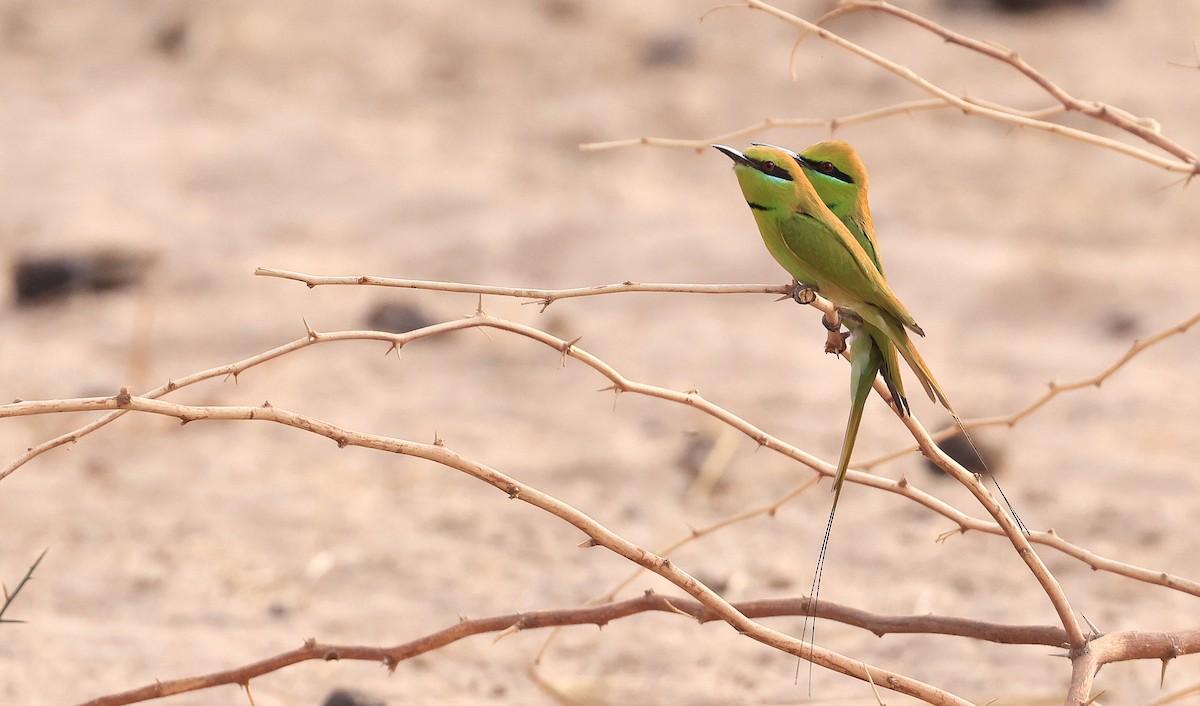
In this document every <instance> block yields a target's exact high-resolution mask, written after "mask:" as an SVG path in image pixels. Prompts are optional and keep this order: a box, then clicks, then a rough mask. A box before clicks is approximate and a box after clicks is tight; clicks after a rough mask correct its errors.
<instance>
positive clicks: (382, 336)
mask: <svg viewBox="0 0 1200 706" xmlns="http://www.w3.org/2000/svg"><path fill="white" fill-rule="evenodd" d="M477 325H478V324H476V323H472V322H471V321H470V320H469V319H461V320H459V321H448V322H445V323H441V324H436V325H435V326H431V327H426V328H424V329H420V330H419V332H409V333H405V334H388V333H383V332H374V333H376V334H377V335H360V334H370V333H372V332H357V331H346V332H341V333H339V334H333V336H334V337H330V334H325V335H324V336H323V337H322V338H321V339H320V341H318V340H317V339H316V338H314V337H313V336H312V335H309V336H308V337H306V338H301V339H298V340H295V341H292V342H291V343H286V344H284V345H282V346H279V347H277V348H272V349H271V350H269V351H265V352H263V353H260V354H258V355H255V356H251V357H249V358H246V359H244V360H240V361H238V362H236V363H230V364H228V365H222V366H219V367H216V368H210V369H208V370H202V371H200V372H198V373H193V374H191V375H187V376H184V377H181V378H179V379H178V380H169V381H167V384H165V385H162V386H160V387H156V388H154V389H153V390H150V391H149V392H147V393H145V394H144V395H142V396H143V397H147V398H149V399H158V398H160V397H162V396H163V395H165V394H167V393H169V392H173V391H175V390H178V389H179V388H181V387H186V386H188V385H193V384H195V383H198V382H201V381H204V380H210V379H212V378H215V377H222V376H224V377H230V376H232V377H233V378H234V379H235V380H236V379H237V376H238V375H240V374H241V373H242V372H243V371H245V370H246V369H248V368H252V367H254V366H256V365H259V364H261V363H265V362H267V361H269V360H272V359H274V358H278V357H279V356H281V355H286V354H288V353H291V352H292V351H295V350H299V349H301V348H304V347H306V346H310V345H312V344H314V343H319V342H322V341H333V340H362V339H367V338H371V339H374V340H382V341H387V342H389V343H391V344H392V347H393V348H395V349H397V350H398V349H399V348H400V347H401V346H403V345H404V344H405V343H408V342H409V341H412V340H415V339H417V338H423V337H425V336H431V335H435V334H438V333H444V332H447V331H456V330H458V329H463V328H471V327H473V326H477ZM309 333H310V334H312V333H313V331H312V329H309ZM389 352H390V351H389ZM18 401H19V400H18ZM123 414H125V412H124V411H123V410H117V411H115V412H110V413H109V414H106V415H104V416H102V417H100V418H98V419H95V420H93V421H91V422H89V423H87V424H84V425H83V426H81V427H79V428H78V429H73V430H72V431H69V432H67V433H66V434H61V435H59V436H56V437H54V438H53V439H49V440H47V441H44V442H42V443H40V444H36V445H34V446H31V447H29V448H28V449H26V450H25V452H24V453H23V454H21V455H20V456H18V457H17V458H16V459H14V460H13V461H11V462H9V463H8V464H7V465H6V466H4V468H2V469H0V481H2V480H4V479H5V478H7V477H8V476H10V475H12V473H13V472H14V471H16V470H17V469H18V468H20V467H21V466H24V465H25V464H26V463H29V462H30V461H32V460H33V459H35V458H37V457H38V456H40V455H42V454H44V453H46V452H47V451H51V450H53V449H56V448H58V447H59V446H63V445H64V444H70V443H74V442H76V441H78V440H79V439H81V438H82V437H84V436H87V435H88V434H91V433H92V432H94V431H96V430H97V429H100V428H102V427H104V426H107V425H108V424H110V423H112V422H113V421H115V420H116V419H117V418H119V417H120V416H121V415H123Z"/></svg>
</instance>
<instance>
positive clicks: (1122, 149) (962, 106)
mask: <svg viewBox="0 0 1200 706" xmlns="http://www.w3.org/2000/svg"><path fill="white" fill-rule="evenodd" d="M742 2H743V3H745V6H746V7H747V8H749V9H751V10H758V11H760V12H764V13H766V14H768V15H771V16H773V17H775V18H777V19H780V20H782V21H784V22H786V23H788V24H791V25H794V26H796V27H799V28H800V29H803V30H805V31H807V32H811V33H813V34H815V35H817V36H818V37H820V38H821V39H823V40H825V41H827V42H829V43H831V44H834V45H836V46H839V47H841V48H842V49H845V50H847V51H849V52H851V53H853V54H857V55H858V56H861V57H862V58H864V59H866V60H867V61H870V62H871V63H873V64H875V65H876V66H879V67H881V68H883V69H884V70H886V71H888V72H890V73H893V74H895V75H897V76H899V77H901V78H903V79H904V80H905V81H908V82H909V83H911V84H913V85H914V86H916V87H917V88H920V89H921V90H922V91H925V92H926V93H928V94H930V95H933V96H935V97H937V98H940V99H942V100H944V101H945V102H946V103H948V104H950V105H953V106H954V107H955V108H958V109H959V110H961V111H963V112H964V113H966V114H968V115H976V116H980V117H985V118H990V119H992V120H996V121H998V122H1003V123H1008V124H1010V125H1016V126H1017V127H1027V128H1032V129H1035V130H1040V131H1042V132H1048V133H1050V134H1053V135H1060V136H1062V137H1067V138H1071V139H1074V140H1079V141H1081V142H1086V143H1088V144H1092V145H1096V146H1098V147H1103V148H1106V149H1109V150H1113V151H1115V152H1119V153H1121V154H1124V155H1127V156H1130V157H1133V158H1135V159H1139V160H1141V161H1143V162H1147V163H1149V164H1153V165H1155V166H1157V167H1161V168H1163V169H1167V170H1169V171H1174V172H1183V173H1186V174H1195V173H1197V171H1198V170H1200V161H1197V160H1196V159H1195V158H1194V157H1190V158H1186V159H1185V158H1182V157H1180V158H1176V159H1171V158H1167V157H1163V156H1162V155H1158V154H1154V153H1153V152H1149V151H1147V150H1144V149H1141V148H1140V147H1135V146H1133V145H1129V144H1126V143H1124V142H1120V141H1118V140H1114V139H1112V138H1108V137H1103V136H1101V135H1096V134H1094V133H1091V132H1087V131H1086V130H1079V129H1076V128H1072V127H1067V126H1065V125H1059V124H1057V123H1051V122H1046V121H1044V120H1036V119H1033V118H1028V117H1025V116H1023V115H1020V114H1019V113H1018V112H1014V111H1010V110H998V109H996V108H989V107H986V106H984V105H980V104H978V103H975V102H972V101H969V100H966V99H964V98H961V97H959V96H957V95H955V94H953V93H951V92H950V91H947V90H946V89H944V88H942V87H941V86H938V85H936V84H934V83H932V82H931V81H929V80H928V79H925V78H923V77H922V76H920V75H919V74H917V73H916V72H915V71H913V70H912V69H910V68H908V67H906V66H903V65H901V64H898V63H896V62H894V61H892V60H891V59H888V58H886V57H883V56H881V55H879V54H876V53H875V52H872V51H870V50H869V49H866V48H865V47H863V46H861V45H858V44H855V43H854V42H851V41H850V40H848V39H845V38H844V37H842V36H840V35H837V34H834V33H833V32H830V31H829V30H827V29H825V28H824V27H820V26H818V25H816V24H814V23H813V22H810V21H808V20H805V19H803V18H801V17H798V16H796V15H793V14H791V13H790V12H786V11H784V10H781V9H779V8H777V7H775V6H774V5H771V4H769V3H766V2H763V1H762V0H742ZM1110 112H1111V111H1110ZM1143 129H1145V128H1143ZM1154 144H1155V146H1156V147H1157V146H1159V144H1158V143H1154ZM1172 144H1173V143H1172ZM1185 152H1186V150H1185ZM1188 154H1190V153H1188Z"/></svg>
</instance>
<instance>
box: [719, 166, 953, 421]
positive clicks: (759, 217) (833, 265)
mask: <svg viewBox="0 0 1200 706" xmlns="http://www.w3.org/2000/svg"><path fill="white" fill-rule="evenodd" d="M718 149H720V150H721V151H722V152H724V153H725V154H726V155H728V156H729V157H730V158H731V159H733V160H734V172H735V173H736V175H737V179H738V184H739V185H740V186H741V188H742V194H743V195H744V196H745V197H746V201H747V203H749V204H752V205H751V213H752V214H753V215H754V220H755V222H756V223H757V224H758V229H759V232H760V233H761V235H762V238H763V242H764V243H765V244H766V246H767V250H768V251H770V253H771V255H772V256H773V257H774V258H775V260H776V261H777V262H779V264H780V265H782V266H783V268H784V269H786V270H787V271H788V272H789V273H790V274H791V275H792V276H793V277H795V278H796V280H797V281H799V282H803V283H804V284H808V285H812V286H815V287H816V288H817V289H818V291H820V292H821V294H822V295H823V296H824V297H826V298H827V299H829V300H830V301H832V302H834V303H835V304H837V305H838V306H841V307H845V308H847V309H851V310H852V311H854V312H855V313H856V314H858V315H859V316H860V317H861V318H862V319H863V321H864V322H865V323H866V324H867V327H868V331H869V333H870V334H871V336H872V338H874V339H875V340H876V342H877V345H879V346H880V349H881V351H884V352H885V353H884V363H885V365H886V366H887V367H888V369H889V370H891V371H896V370H897V368H898V365H897V364H896V363H895V362H893V363H891V364H889V359H891V360H892V361H894V360H895V359H894V357H890V356H889V353H888V347H889V345H892V346H895V348H896V349H897V351H898V352H899V354H900V355H901V356H903V358H904V360H905V361H906V362H907V363H908V365H909V367H910V368H912V370H913V372H914V373H915V374H916V375H917V378H918V379H919V380H920V381H921V385H922V386H923V387H924V388H925V391H926V393H928V394H929V397H930V399H933V400H935V401H937V402H939V403H941V404H942V405H944V406H945V407H946V408H947V409H950V404H949V401H948V400H947V398H946V396H945V394H944V393H943V392H942V389H941V386H940V385H938V383H937V380H936V379H934V377H933V374H932V372H930V370H929V367H928V366H927V365H926V364H925V361H924V359H923V358H922V357H921V355H920V353H918V352H917V349H916V347H915V346H913V344H912V341H911V339H910V338H909V336H908V333H907V332H906V331H905V328H908V329H910V330H912V331H914V332H916V333H918V334H920V335H924V332H923V331H922V330H921V327H920V326H918V325H917V322H916V321H915V320H914V319H913V317H912V314H910V313H909V312H908V309H907V308H906V307H905V306H904V304H903V303H901V301H900V300H899V298H897V297H896V295H895V293H894V292H893V291H892V289H891V287H890V286H889V285H888V283H887V280H885V279H884V277H883V274H882V273H881V272H880V270H879V268H878V267H876V265H875V261H874V260H872V258H871V256H870V255H869V254H868V252H867V249H866V248H864V247H863V245H862V244H860V243H859V240H858V239H857V238H856V237H855V235H854V234H853V233H852V232H851V231H850V230H849V229H848V228H847V227H846V226H845V225H844V224H843V223H842V221H841V219H839V218H838V217H837V215H836V214H834V213H833V211H831V210H830V209H829V207H828V206H826V205H825V202H824V201H823V200H822V199H821V197H820V196H819V195H818V193H817V191H816V189H814V187H813V185H812V183H810V181H809V179H808V178H807V177H806V176H805V170H804V169H802V168H801V166H800V164H799V163H798V162H797V161H796V158H795V157H794V156H793V154H794V153H791V152H788V151H787V150H782V149H779V148H776V147H769V146H765V145H756V146H754V147H751V148H750V149H748V150H746V152H745V154H742V153H740V152H738V151H737V150H732V149H730V148H728V147H718ZM764 165H770V166H771V167H772V169H773V170H775V173H774V174H769V173H766V172H764V171H763V169H762V167H763V166H764ZM779 170H782V175H781V174H780V172H779ZM783 176H786V177H787V178H783ZM868 218H869V216H868ZM863 223H864V225H869V220H867V221H863ZM868 232H871V233H872V234H873V228H872V229H871V230H870V231H868V230H865V229H864V230H863V234H864V235H863V237H864V239H865V240H867V242H868V243H870V244H871V246H872V247H871V250H873V251H875V255H876V259H877V258H878V248H876V247H874V241H873V239H871V238H867V237H866V233H868ZM897 378H898V375H896V374H893V375H892V376H891V381H890V382H889V385H890V386H892V389H893V390H895V391H902V389H903V388H902V387H899V386H896V385H895V380H896V379H897Z"/></svg>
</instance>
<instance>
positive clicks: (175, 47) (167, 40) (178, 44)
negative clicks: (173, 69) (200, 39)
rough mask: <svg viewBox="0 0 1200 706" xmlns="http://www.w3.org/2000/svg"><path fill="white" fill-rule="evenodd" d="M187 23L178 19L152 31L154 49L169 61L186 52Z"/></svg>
mask: <svg viewBox="0 0 1200 706" xmlns="http://www.w3.org/2000/svg"><path fill="white" fill-rule="evenodd" d="M187 44H188V23H187V20H186V19H184V18H182V17H178V18H175V19H173V20H171V21H169V22H165V23H163V24H161V25H159V26H158V28H157V29H156V30H155V31H154V48H155V49H157V50H158V53H160V54H162V55H163V56H165V57H168V58H170V59H176V58H179V56H181V55H182V54H183V53H184V52H185V51H187Z"/></svg>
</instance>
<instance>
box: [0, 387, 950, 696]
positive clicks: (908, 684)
mask: <svg viewBox="0 0 1200 706" xmlns="http://www.w3.org/2000/svg"><path fill="white" fill-rule="evenodd" d="M103 409H119V410H126V411H130V410H131V411H138V412H146V413H150V414H160V415H164V416H169V417H176V418H178V419H179V420H180V421H182V422H183V423H185V424H186V423H189V422H195V421H201V420H256V421H268V422H273V423H276V424H282V425H285V426H290V427H294V428H296V429H300V430H302V431H306V432H311V433H313V434H317V435H319V436H323V437H326V438H328V439H331V440H333V441H334V442H335V443H337V445H338V446H339V447H346V446H360V447H363V448H369V449H375V450H378V451H386V452H390V453H397V454H402V455H405V456H412V457H414V458H423V459H425V460H428V461H433V462H434V463H438V464H440V465H443V466H446V467H449V468H452V469H454V470H457V471H461V472H463V473H466V474H467V475H470V476H472V477H474V478H476V479H478V480H481V481H483V482H485V483H487V484H488V485H491V486H492V487H494V488H497V489H498V490H500V491H502V492H504V493H505V494H506V495H508V497H510V498H512V499H514V500H520V501H522V502H525V503H528V504H530V505H533V506H534V507H536V508H538V509H540V510H543V511H545V512H548V513H550V514H552V515H554V516H556V517H558V518H560V519H562V520H564V521H566V522H567V523H568V524H570V525H572V526H574V527H575V528H576V529H578V530H580V531H581V532H583V533H584V534H585V535H587V536H588V538H589V540H590V542H589V544H590V545H594V546H602V547H604V548H606V549H608V550H610V551H612V552H613V553H615V554H618V555H620V556H622V557H624V558H625V559H628V560H629V561H632V562H634V563H636V564H638V565H640V566H644V567H645V568H647V569H649V570H650V571H653V572H654V573H656V574H658V575H659V576H661V577H663V578H664V579H666V580H667V581H670V582H671V583H672V584H674V585H675V586H676V587H678V588H680V589H681V590H683V591H684V592H685V593H687V594H688V595H689V596H691V597H692V598H694V599H696V600H697V601H699V602H700V604H701V605H703V606H704V607H705V608H706V609H707V610H708V611H710V612H711V613H712V614H713V616H714V619H717V620H721V621H724V622H725V623H727V624H729V626H730V627H732V628H733V629H734V630H736V631H737V632H738V633H740V634H743V635H746V636H747V637H750V638H752V639H754V640H756V641H758V642H761V643H763V644H765V645H767V646H769V647H773V648H775V649H777V650H780V651H783V652H787V653H788V654H792V655H795V656H797V657H800V658H802V659H806V660H809V661H811V662H813V663H815V664H819V665H821V666H823V667H825V668H827V669H832V670H834V671H837V672H840V673H842V674H845V675H847V676H851V677H855V678H857V679H861V680H864V681H866V680H870V681H872V682H873V683H875V684H879V685H882V686H885V687H886V688H888V689H890V690H892V691H896V692H899V693H902V694H907V695H909V696H913V697H916V698H919V699H921V700H923V701H925V702H927V703H930V704H936V705H937V706H949V705H951V704H953V705H954V706H969V703H970V702H968V701H966V700H964V699H961V698H959V697H956V696H954V695H953V694H950V693H949V692H946V691H943V690H942V689H938V688H937V687H934V686H931V685H929V684H925V683H923V682H921V681H918V680H916V679H913V678H911V677H908V676H905V675H903V674H898V673H896V672H890V671H888V670H885V669H881V668H878V667H872V666H869V665H866V664H864V663H863V662H861V661H858V660H853V659H850V658H848V657H846V656H844V655H841V654H839V653H837V652H834V651H832V650H829V649H826V648H823V647H820V646H818V645H813V644H811V643H805V642H803V641H802V640H799V639H797V638H794V637H792V636H790V635H787V634H785V633H782V632H779V631H778V630H774V629H772V628H769V627H767V626H765V625H762V624H761V623H758V622H755V621H754V620H752V619H750V618H748V617H747V616H745V615H744V614H742V613H741V612H739V611H738V610H737V609H736V608H735V607H733V606H732V605H730V604H729V603H728V602H727V601H726V600H725V599H723V598H721V597H720V596H718V595H717V594H716V593H714V592H713V591H712V590H711V589H710V588H708V586H706V585H704V584H703V583H701V582H700V581H698V580H696V579H695V578H694V577H692V576H691V575H690V574H688V573H687V572H685V571H683V570H682V569H680V568H679V567H677V566H676V565H675V564H673V563H672V562H671V561H670V560H668V559H665V558H663V557H661V556H658V555H657V554H654V553H652V552H650V551H648V550H646V549H643V548H641V547H639V546H637V545H635V544H633V543H632V542H630V541H629V540H627V539H625V538H624V537H622V536H620V535H619V534H617V533H615V532H613V531H612V530H610V529H608V528H607V527H605V526H604V525H602V524H600V523H599V522H597V521H596V520H594V519H592V518H591V517H589V516H588V515H586V514H584V513H583V512H580V511H579V510H577V509H575V508H574V507H572V506H570V505H568V504H567V503H565V502H563V501H561V500H559V499H557V498H555V497H553V496H551V495H548V494H546V493H544V492H542V491H540V490H538V489H537V488H534V487H533V486H530V485H527V484H525V483H522V482H520V481H518V480H516V479H515V478H512V477H510V476H507V475H505V474H503V473H501V472H500V471H498V470H496V469H494V468H491V467H489V466H486V465H484V464H482V463H479V462H477V461H474V460H472V459H469V458H466V457H464V456H461V455H460V454H458V453H456V452H454V451H452V450H450V449H449V448H447V447H446V446H444V445H442V444H422V443H418V442H415V441H407V440H403V439H394V438H391V437H386V436H380V435H378V434H367V433H364V432H358V431H353V430H351V429H344V428H342V427H338V426H335V425H333V424H329V423H328V422H324V421H321V420H319V419H315V418H313V417H308V416H305V415H302V414H297V413H295V412H290V411H287V410H284V409H280V408H278V407H272V406H269V405H263V406H253V407H250V406H201V405H182V404H175V403H172V402H164V401H162V400H152V399H148V398H144V397H134V396H133V395H131V394H130V393H129V392H128V391H126V390H122V391H121V392H120V394H117V395H114V396H112V397H95V398H80V399H75V400H54V401H52V402H48V403H42V402H17V403H13V404H9V405H3V406H0V417H3V416H17V415H23V414H31V413H47V412H87V411H96V410H103Z"/></svg>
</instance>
